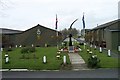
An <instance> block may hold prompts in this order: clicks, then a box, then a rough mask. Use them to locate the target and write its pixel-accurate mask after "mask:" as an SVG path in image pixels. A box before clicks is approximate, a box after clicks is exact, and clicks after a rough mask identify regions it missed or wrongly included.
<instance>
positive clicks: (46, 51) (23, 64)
mask: <svg viewBox="0 0 120 80" xmlns="http://www.w3.org/2000/svg"><path fill="white" fill-rule="evenodd" d="M20 51H21V48H14V49H13V51H10V52H9V53H8V55H9V58H10V63H8V64H5V57H4V55H5V52H4V51H3V53H2V59H3V60H2V68H3V69H18V68H20V69H21V68H26V69H35V70H58V69H61V66H62V63H63V56H64V55H66V56H67V63H68V65H70V60H69V58H68V55H67V53H61V58H60V59H57V58H56V55H57V49H56V47H36V52H35V54H36V58H34V53H28V54H26V55H25V57H29V59H21V57H22V54H21V52H20ZM44 55H46V56H47V63H46V64H44V63H43V62H42V58H43V56H44Z"/></svg>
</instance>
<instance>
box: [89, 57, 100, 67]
mask: <svg viewBox="0 0 120 80" xmlns="http://www.w3.org/2000/svg"><path fill="white" fill-rule="evenodd" d="M99 63H100V60H99V59H98V57H97V55H91V56H90V58H89V59H88V67H90V68H98V67H100V65H99Z"/></svg>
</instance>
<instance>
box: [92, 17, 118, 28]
mask: <svg viewBox="0 0 120 80" xmlns="http://www.w3.org/2000/svg"><path fill="white" fill-rule="evenodd" d="M117 22H120V19H117V20H114V21H111V22H108V23H105V24H102V25H99V26H97V27H95V28H93V29H92V30H95V29H100V28H106V27H108V26H110V25H113V24H115V23H117Z"/></svg>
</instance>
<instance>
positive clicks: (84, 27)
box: [82, 14, 85, 29]
mask: <svg viewBox="0 0 120 80" xmlns="http://www.w3.org/2000/svg"><path fill="white" fill-rule="evenodd" d="M82 21H83V29H85V21H84V14H83V17H82Z"/></svg>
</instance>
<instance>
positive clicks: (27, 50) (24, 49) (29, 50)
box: [21, 47, 35, 53]
mask: <svg viewBox="0 0 120 80" xmlns="http://www.w3.org/2000/svg"><path fill="white" fill-rule="evenodd" d="M29 52H31V53H33V52H35V47H24V48H22V49H21V53H29Z"/></svg>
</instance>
